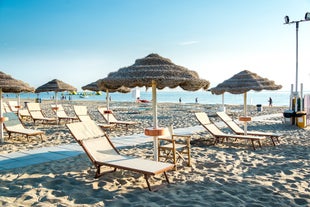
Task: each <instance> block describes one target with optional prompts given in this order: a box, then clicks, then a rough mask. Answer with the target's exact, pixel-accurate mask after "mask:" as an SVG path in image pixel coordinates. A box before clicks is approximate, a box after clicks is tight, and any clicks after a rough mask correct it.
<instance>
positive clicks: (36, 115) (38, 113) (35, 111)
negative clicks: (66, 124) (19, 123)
mask: <svg viewBox="0 0 310 207" xmlns="http://www.w3.org/2000/svg"><path fill="white" fill-rule="evenodd" d="M27 109H28V112H29V114H30V116H31V118H32V120H33V122H34V124H35V123H36V121H42V123H51V122H55V123H56V122H57V119H56V118H52V117H46V116H45V115H44V113H43V111H42V110H41V107H40V103H27Z"/></svg>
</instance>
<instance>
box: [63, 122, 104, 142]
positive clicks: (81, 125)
mask: <svg viewBox="0 0 310 207" xmlns="http://www.w3.org/2000/svg"><path fill="white" fill-rule="evenodd" d="M67 127H68V128H69V129H70V131H71V133H72V134H73V135H74V137H75V138H76V139H77V140H79V141H80V140H84V139H91V138H97V137H101V136H105V133H104V132H103V131H102V130H101V129H100V127H98V126H97V124H96V122H94V121H85V122H76V123H71V124H67Z"/></svg>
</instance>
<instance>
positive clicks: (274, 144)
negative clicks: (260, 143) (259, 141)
mask: <svg viewBox="0 0 310 207" xmlns="http://www.w3.org/2000/svg"><path fill="white" fill-rule="evenodd" d="M270 139H271V141H272V143H273V146H276V143H274V140H273V137H270Z"/></svg>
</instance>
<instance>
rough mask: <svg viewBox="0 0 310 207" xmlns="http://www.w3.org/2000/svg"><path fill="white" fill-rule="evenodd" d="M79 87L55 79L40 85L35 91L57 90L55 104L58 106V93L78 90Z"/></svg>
mask: <svg viewBox="0 0 310 207" xmlns="http://www.w3.org/2000/svg"><path fill="white" fill-rule="evenodd" d="M76 90H77V89H76V88H75V87H74V86H71V85H69V84H68V83H65V82H63V81H61V80H57V79H53V80H51V81H49V82H47V83H45V84H43V85H42V86H39V87H38V88H37V89H36V90H35V92H36V93H40V92H49V91H54V92H55V104H56V107H57V93H58V92H63V91H76Z"/></svg>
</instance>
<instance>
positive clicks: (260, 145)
mask: <svg viewBox="0 0 310 207" xmlns="http://www.w3.org/2000/svg"><path fill="white" fill-rule="evenodd" d="M257 141H258V145H259V147H260V148H262V144H261V143H260V141H259V140H257Z"/></svg>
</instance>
